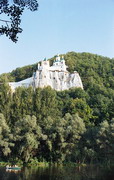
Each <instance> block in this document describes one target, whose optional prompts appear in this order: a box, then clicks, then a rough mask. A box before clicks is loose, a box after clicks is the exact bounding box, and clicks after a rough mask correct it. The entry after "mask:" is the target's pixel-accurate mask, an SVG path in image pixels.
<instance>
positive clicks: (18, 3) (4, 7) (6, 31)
mask: <svg viewBox="0 0 114 180" xmlns="http://www.w3.org/2000/svg"><path fill="white" fill-rule="evenodd" d="M11 2H12V3H11ZM11 2H10V0H1V1H0V14H2V15H6V16H7V17H8V20H4V19H0V22H1V23H3V24H2V25H1V27H0V35H6V36H7V37H9V38H10V39H11V40H12V41H13V42H17V40H18V37H17V34H18V33H21V32H22V28H21V27H20V23H21V15H22V14H23V12H24V9H25V8H28V9H30V10H31V11H36V10H37V9H38V3H37V0H12V1H11Z"/></svg>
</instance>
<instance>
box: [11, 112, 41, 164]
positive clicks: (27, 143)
mask: <svg viewBox="0 0 114 180" xmlns="http://www.w3.org/2000/svg"><path fill="white" fill-rule="evenodd" d="M13 134H14V142H15V147H14V149H13V155H14V154H15V155H16V157H20V156H21V159H22V160H23V162H28V161H29V160H30V158H32V157H33V156H34V155H35V153H36V152H37V149H38V146H39V143H40V142H39V139H40V137H41V135H42V131H41V128H40V127H39V125H38V124H37V121H36V117H35V116H30V115H26V116H25V117H24V118H22V119H19V120H18V121H17V122H16V123H15V125H14V132H13Z"/></svg>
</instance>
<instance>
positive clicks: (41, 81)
mask: <svg viewBox="0 0 114 180" xmlns="http://www.w3.org/2000/svg"><path fill="white" fill-rule="evenodd" d="M33 82H34V86H35V87H42V88H43V87H46V86H51V87H52V89H55V90H57V91H61V90H66V89H69V88H72V87H80V88H82V89H83V85H82V81H81V78H80V76H79V74H78V73H77V72H74V73H72V74H70V73H69V72H68V71H49V70H42V71H37V72H36V75H35V77H34V79H33Z"/></svg>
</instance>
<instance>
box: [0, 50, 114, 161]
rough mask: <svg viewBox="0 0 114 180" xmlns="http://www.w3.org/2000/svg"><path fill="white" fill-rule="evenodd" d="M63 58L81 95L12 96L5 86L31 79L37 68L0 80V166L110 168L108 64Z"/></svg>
mask: <svg viewBox="0 0 114 180" xmlns="http://www.w3.org/2000/svg"><path fill="white" fill-rule="evenodd" d="M63 55H64V54H63ZM64 57H65V60H66V64H67V65H68V67H69V68H68V70H69V71H70V72H73V71H78V72H79V74H80V76H81V79H82V82H83V86H84V90H82V89H80V88H71V89H69V90H65V91H55V90H53V89H51V87H46V88H44V89H41V88H37V89H35V90H33V89H32V87H29V88H24V87H19V88H17V89H16V91H15V93H13V94H12V92H11V89H10V87H9V86H8V82H9V81H20V80H23V79H25V78H28V77H30V76H32V73H33V71H35V70H36V68H37V64H34V65H29V66H25V67H22V68H17V69H16V70H13V71H12V72H11V73H5V74H1V75H0V161H8V160H9V161H11V160H13V161H22V162H58V163H63V162H75V163H104V162H106V163H109V164H110V163H113V162H114V59H110V58H107V57H103V56H99V55H95V54H90V53H76V52H69V53H67V54H65V55H64ZM53 60H54V57H53V58H51V59H50V64H51V63H52V61H53Z"/></svg>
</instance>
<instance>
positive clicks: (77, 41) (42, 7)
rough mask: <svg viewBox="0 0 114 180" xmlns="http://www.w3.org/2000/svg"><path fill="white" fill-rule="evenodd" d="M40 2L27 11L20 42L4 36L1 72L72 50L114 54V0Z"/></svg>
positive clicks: (0, 46)
mask: <svg viewBox="0 0 114 180" xmlns="http://www.w3.org/2000/svg"><path fill="white" fill-rule="evenodd" d="M38 2H39V8H38V11H36V12H31V11H29V10H26V11H25V12H24V14H23V16H22V23H21V27H22V28H23V32H22V33H21V34H19V40H18V42H17V43H13V42H12V41H11V40H9V39H8V38H7V37H5V36H0V74H1V73H7V72H11V71H12V70H14V69H16V68H17V67H23V66H25V65H30V64H34V63H36V62H38V61H41V60H43V59H44V58H45V57H46V58H47V59H48V58H51V57H53V56H55V55H56V54H63V53H67V52H70V51H75V52H90V53H94V54H98V55H102V56H106V57H110V58H114V0H38ZM0 19H2V16H1V15H0Z"/></svg>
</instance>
